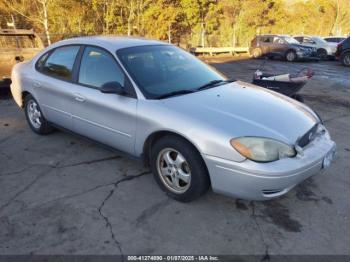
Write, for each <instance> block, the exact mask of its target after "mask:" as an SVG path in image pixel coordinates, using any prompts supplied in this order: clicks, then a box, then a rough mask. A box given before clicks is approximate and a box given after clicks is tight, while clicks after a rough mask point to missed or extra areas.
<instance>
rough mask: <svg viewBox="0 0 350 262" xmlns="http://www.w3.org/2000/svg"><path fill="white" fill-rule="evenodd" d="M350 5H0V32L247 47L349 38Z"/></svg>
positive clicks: (267, 0) (337, 0)
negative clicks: (291, 39)
mask: <svg viewBox="0 0 350 262" xmlns="http://www.w3.org/2000/svg"><path fill="white" fill-rule="evenodd" d="M349 5H350V0H0V27H1V28H6V27H8V26H12V27H13V26H15V27H17V28H33V29H34V30H35V31H36V32H38V33H40V34H42V35H43V36H44V38H45V40H46V41H47V43H51V42H54V41H57V40H61V39H63V38H67V37H72V36H78V35H97V34H118V35H129V36H142V37H148V38H155V39H160V40H165V41H169V42H171V43H175V44H181V45H186V46H246V45H249V42H250V40H251V39H252V38H253V36H254V35H256V34H262V33H275V34H292V35H293V34H307V35H320V36H328V35H345V34H350V18H349V17H350V8H349ZM12 22H14V23H13V24H12Z"/></svg>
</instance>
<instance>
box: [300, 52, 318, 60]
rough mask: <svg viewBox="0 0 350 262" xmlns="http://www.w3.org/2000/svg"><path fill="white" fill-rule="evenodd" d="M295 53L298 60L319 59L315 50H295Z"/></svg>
mask: <svg viewBox="0 0 350 262" xmlns="http://www.w3.org/2000/svg"><path fill="white" fill-rule="evenodd" d="M296 54H297V57H298V60H313V61H318V60H320V58H319V57H318V56H317V53H316V52H305V51H297V52H296Z"/></svg>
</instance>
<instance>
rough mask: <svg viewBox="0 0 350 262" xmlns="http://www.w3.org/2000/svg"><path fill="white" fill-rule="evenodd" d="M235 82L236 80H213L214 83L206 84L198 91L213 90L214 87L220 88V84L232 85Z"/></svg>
mask: <svg viewBox="0 0 350 262" xmlns="http://www.w3.org/2000/svg"><path fill="white" fill-rule="evenodd" d="M235 81H236V80H235V79H227V80H222V79H220V80H213V81H210V82H209V83H206V84H204V85H202V86H200V87H198V88H197V89H196V90H197V91H200V90H204V89H208V88H212V87H215V86H218V84H224V83H231V82H235Z"/></svg>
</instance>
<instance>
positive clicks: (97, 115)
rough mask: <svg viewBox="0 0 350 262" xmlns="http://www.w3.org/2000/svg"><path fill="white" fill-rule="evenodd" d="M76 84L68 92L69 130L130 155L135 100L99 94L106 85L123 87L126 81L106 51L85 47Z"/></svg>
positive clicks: (125, 86)
mask: <svg viewBox="0 0 350 262" xmlns="http://www.w3.org/2000/svg"><path fill="white" fill-rule="evenodd" d="M77 78H78V79H77V84H76V85H74V88H73V89H72V90H71V91H72V96H73V97H72V99H73V100H74V101H73V105H72V120H73V130H74V131H75V132H77V133H79V134H82V135H84V136H86V137H89V138H92V139H94V140H97V141H99V142H101V143H103V144H106V145H109V146H112V147H114V148H117V149H119V150H122V151H124V152H127V153H130V154H133V153H134V142H135V131H136V106H137V99H136V97H134V96H132V95H117V94H105V93H101V91H100V90H99V88H100V87H101V86H102V85H103V84H105V83H108V82H119V83H120V84H121V85H122V86H123V87H124V88H132V87H131V85H130V86H128V83H129V82H128V79H127V77H126V75H125V74H124V73H123V71H122V70H121V68H120V67H119V65H118V63H117V61H116V60H115V58H114V57H113V56H112V54H111V53H109V52H108V51H106V50H104V49H101V48H98V47H93V46H86V47H85V49H84V51H83V53H82V56H81V62H80V69H79V74H78V76H77Z"/></svg>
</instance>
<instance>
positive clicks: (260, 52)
mask: <svg viewBox="0 0 350 262" xmlns="http://www.w3.org/2000/svg"><path fill="white" fill-rule="evenodd" d="M249 52H250V54H251V55H252V56H253V57H254V58H259V57H262V56H265V57H269V58H274V57H280V58H283V59H286V60H287V61H290V62H292V61H296V60H318V58H317V50H316V48H314V47H309V46H305V45H302V44H300V43H299V42H298V41H297V40H295V39H294V38H293V37H290V36H286V35H259V36H256V37H255V38H254V39H253V40H252V42H251V45H250V48H249Z"/></svg>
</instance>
